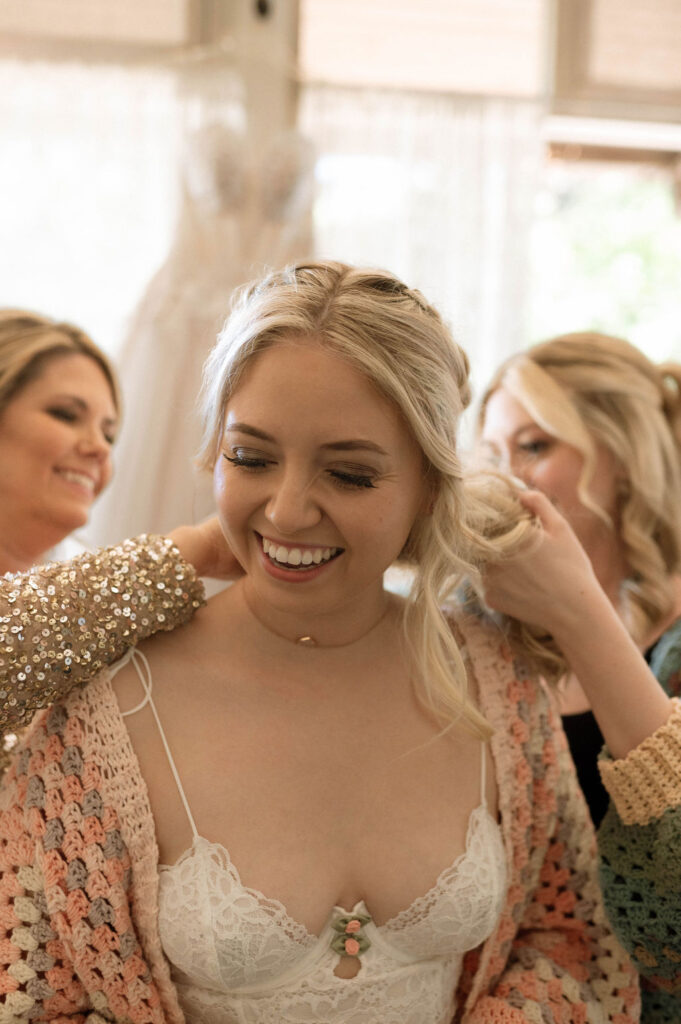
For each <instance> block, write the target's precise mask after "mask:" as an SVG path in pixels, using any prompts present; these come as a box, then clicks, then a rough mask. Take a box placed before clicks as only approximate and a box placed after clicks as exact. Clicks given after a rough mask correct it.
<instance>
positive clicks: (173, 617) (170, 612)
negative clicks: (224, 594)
mask: <svg viewBox="0 0 681 1024" xmlns="http://www.w3.org/2000/svg"><path fill="white" fill-rule="evenodd" d="M203 603H204V596H203V585H202V583H201V582H200V580H199V579H198V578H197V576H196V573H195V572H194V569H193V567H192V566H190V565H189V564H188V563H187V562H185V561H184V560H183V559H182V557H181V555H180V553H179V551H178V549H177V548H176V547H175V545H174V544H173V543H172V541H170V540H169V539H168V538H167V537H158V536H151V535H147V534H142V535H141V536H140V537H137V538H135V539H134V540H126V541H124V542H123V543H122V544H118V545H116V546H114V547H109V548H103V549H101V550H100V551H96V552H94V553H89V552H87V553H86V554H83V555H79V556H78V557H76V558H74V559H72V560H71V561H70V562H55V563H53V564H50V565H44V566H39V567H36V568H35V569H31V570H30V571H29V572H27V573H21V574H17V575H11V574H9V573H8V574H7V575H5V576H4V577H0V729H1V730H2V732H3V733H7V732H9V731H16V730H17V729H20V728H21V727H22V726H23V725H26V724H27V723H28V722H29V721H30V720H31V718H32V716H33V713H34V712H35V711H37V710H38V709H39V708H42V707H46V706H47V705H48V704H50V703H52V702H53V701H54V700H55V699H57V698H63V697H64V696H66V694H67V693H69V691H70V690H72V689H73V687H74V686H76V685H77V684H78V683H82V682H85V681H87V680H88V679H91V678H92V677H93V676H94V675H95V674H96V673H97V672H98V671H99V670H100V669H101V668H103V667H104V665H107V664H110V663H111V662H112V661H115V660H116V659H117V658H119V657H120V656H121V655H122V654H123V653H124V651H125V650H126V649H127V648H128V647H130V646H131V645H132V644H136V643H138V642H139V641H140V640H143V639H144V638H145V637H148V636H150V635H151V634H152V633H156V632H158V631H159V630H170V629H174V628H175V627H176V626H179V625H182V623H184V622H186V621H188V619H190V618H191V616H192V615H193V614H194V611H195V610H196V609H197V608H198V607H200V605H202V604H203Z"/></svg>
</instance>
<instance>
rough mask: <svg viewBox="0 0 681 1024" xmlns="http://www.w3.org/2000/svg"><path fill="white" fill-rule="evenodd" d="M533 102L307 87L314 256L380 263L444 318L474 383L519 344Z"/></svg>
mask: <svg viewBox="0 0 681 1024" xmlns="http://www.w3.org/2000/svg"><path fill="white" fill-rule="evenodd" d="M541 116H542V109H541V106H540V104H539V103H536V102H529V101H526V100H523V101H518V100H497V99H468V98H461V97H454V96H445V95H432V94H418V93H399V92H386V91H361V90H354V89H352V90H351V89H340V88H336V87H330V86H321V85H313V86H307V87H305V88H304V89H303V92H302V97H301V108H300V125H301V128H302V130H303V131H304V132H305V133H306V134H307V135H309V136H310V137H311V138H312V140H313V141H314V143H315V145H316V147H317V150H318V153H319V160H318V164H317V178H318V181H317V187H318V197H317V202H316V208H315V221H314V223H315V238H316V248H317V252H318V253H319V254H322V255H327V256H333V257H336V258H340V259H346V260H348V261H350V262H357V263H366V264H374V265H380V266H384V267H388V268H389V269H391V270H393V271H395V272H396V273H398V274H399V275H401V276H402V277H403V278H404V279H406V281H407V282H408V283H409V284H411V285H414V286H416V287H419V288H420V289H421V290H422V291H423V292H424V294H425V295H426V296H427V297H428V298H429V299H430V300H431V301H434V302H435V303H436V304H437V306H438V307H439V309H440V310H441V312H443V314H444V315H445V317H446V318H447V319H448V321H449V322H450V324H451V326H452V328H453V330H454V334H455V336H456V338H457V340H459V341H460V342H461V343H462V344H463V346H464V347H465V348H466V351H467V352H468V353H469V355H470V357H471V362H472V365H473V371H474V380H475V381H476V382H477V384H478V385H480V384H482V383H483V382H484V381H485V379H486V378H487V377H488V376H489V374H490V373H491V371H492V370H493V368H494V367H495V365H496V364H497V363H498V362H499V361H500V360H501V359H502V358H504V357H505V356H506V355H508V354H509V353H510V352H512V351H515V350H516V349H518V348H520V347H522V345H523V344H524V343H525V342H526V340H527V338H526V307H527V301H526V300H527V293H528V288H529V280H528V249H529V235H530V228H531V222H532V213H533V202H534V196H535V190H536V185H537V179H538V172H539V167H540V161H541V138H540V132H539V129H540V122H541Z"/></svg>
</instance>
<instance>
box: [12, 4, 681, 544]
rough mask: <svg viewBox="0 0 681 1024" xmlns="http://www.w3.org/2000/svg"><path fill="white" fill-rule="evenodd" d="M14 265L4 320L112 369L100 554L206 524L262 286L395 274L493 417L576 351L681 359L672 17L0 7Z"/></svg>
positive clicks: (468, 9) (437, 8) (660, 9)
mask: <svg viewBox="0 0 681 1024" xmlns="http://www.w3.org/2000/svg"><path fill="white" fill-rule="evenodd" d="M0 240H1V244H0V305H2V306H23V307H28V308H32V309H36V310H38V311H41V312H44V313H47V314H49V315H53V316H57V317H62V318H64V319H68V320H72V321H74V322H75V323H77V324H79V325H81V326H83V327H84V328H85V329H86V330H87V331H89V332H90V333H91V334H92V336H93V337H94V339H95V340H96V341H97V342H98V343H99V344H101V345H102V346H103V347H104V348H106V349H107V351H109V352H110V353H111V354H112V355H113V357H114V358H115V359H116V361H117V362H118V365H119V367H120V369H121V373H122V377H123V385H124V390H125V395H126V407H127V408H126V426H125V430H124V434H123V437H122V439H121V446H120V450H119V452H118V457H117V474H118V475H117V478H116V484H115V486H114V488H113V489H112V492H111V496H110V497H109V498H108V499H106V498H105V499H103V501H102V502H101V503H100V506H99V507H98V509H97V512H96V513H95V519H94V521H93V525H92V530H91V537H92V538H93V539H94V540H96V541H109V540H115V539H118V538H119V537H120V536H121V535H122V533H134V532H138V531H139V530H141V529H153V530H164V529H168V528H169V527H170V526H172V525H174V523H175V522H177V521H178V520H179V519H196V518H199V517H200V516H202V515H203V514H205V513H206V512H207V511H208V510H209V506H210V499H209V496H208V492H207V490H206V489H205V486H204V485H203V484H202V483H201V482H200V481H198V480H195V479H193V478H191V479H190V477H188V476H187V474H188V472H190V471H188V469H187V466H188V464H189V460H190V457H191V451H192V449H193V446H194V443H195V439H196V437H197V436H198V434H197V431H198V424H196V423H195V420H194V419H193V417H194V414H193V412H192V404H193V398H194V395H195V393H196V390H197V387H198V381H199V373H200V365H201V362H202V360H203V358H204V356H205V354H206V351H207V349H208V347H210V343H211V341H212V340H213V338H214V336H215V332H216V330H217V329H218V328H219V326H220V324H221V322H222V320H223V319H224V315H225V312H226V310H227V305H228V301H229V294H230V292H231V291H232V289H233V288H234V287H235V286H236V285H237V284H239V283H241V282H243V281H245V280H248V279H249V278H251V277H253V276H254V275H257V274H258V273H259V272H260V271H261V269H262V268H263V266H274V265H278V264H281V263H283V262H285V261H287V260H289V259H292V258H296V257H298V256H309V255H312V254H316V255H321V256H333V257H337V258H340V259H345V260H349V261H352V262H358V263H369V264H374V265H380V266H384V267H388V268H389V269H391V270H393V271H395V272H396V273H398V274H400V275H401V276H403V277H404V278H405V279H406V280H407V282H408V283H409V284H411V285H415V286H417V287H419V288H421V290H422V291H423V292H424V293H425V294H426V295H427V296H428V298H430V299H431V300H433V301H434V302H435V303H436V304H437V305H438V306H439V308H440V309H441V311H442V312H443V313H444V315H445V317H446V318H447V319H448V321H449V322H450V324H451V326H452V329H453V331H454V334H455V336H456V338H457V340H459V341H460V342H461V343H462V344H463V345H464V347H465V348H466V349H467V351H468V352H469V355H470V357H471V363H472V367H473V378H474V383H475V385H476V386H477V389H478V390H479V389H480V387H481V386H482V385H483V383H484V381H485V379H486V378H487V377H488V376H489V375H490V374H491V372H492V370H493V369H494V367H495V366H496V365H497V363H498V362H499V361H500V360H501V359H503V358H505V357H506V356H507V355H508V354H510V353H511V352H513V351H515V350H517V349H519V348H522V347H523V346H524V345H526V344H529V343H530V342H533V341H536V340H538V339H540V338H543V337H547V336H550V335H551V334H555V333H562V332H565V331H569V330H577V329H587V328H595V329H598V330H603V331H606V332H609V333H615V334H620V335H624V336H625V337H627V338H629V339H630V340H631V341H633V342H634V343H635V344H637V345H639V346H640V347H641V348H642V349H644V350H645V351H646V352H647V353H648V354H649V355H651V356H652V357H653V358H655V359H665V358H676V359H681V302H680V290H681V289H680V287H679V283H680V282H681V2H680V0H644V2H642V0H419V3H418V4H417V3H414V0H299V2H296V0H116V2H115V3H111V2H110V0H2V2H1V3H0ZM202 488H203V490H202Z"/></svg>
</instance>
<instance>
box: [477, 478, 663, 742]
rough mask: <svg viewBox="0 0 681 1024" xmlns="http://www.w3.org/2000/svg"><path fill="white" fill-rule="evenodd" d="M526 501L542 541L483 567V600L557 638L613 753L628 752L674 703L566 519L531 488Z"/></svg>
mask: <svg viewBox="0 0 681 1024" xmlns="http://www.w3.org/2000/svg"><path fill="white" fill-rule="evenodd" d="M521 501H522V502H523V504H524V505H525V507H526V508H528V509H530V511H531V512H532V513H533V514H534V515H535V517H536V519H537V529H538V539H537V540H536V541H535V542H534V543H530V545H529V546H528V548H527V550H526V552H524V553H523V554H521V555H519V556H518V557H516V558H513V559H509V560H508V561H507V562H502V563H499V564H497V565H496V566H492V567H491V568H490V569H489V570H487V571H486V572H485V575H484V579H483V585H484V592H485V598H486V600H487V602H488V604H489V606H490V607H491V608H494V609H495V610H497V611H500V612H503V613H504V614H506V615H510V616H513V617H514V618H519V619H521V620H522V621H524V622H527V623H529V624H531V625H533V626H535V627H540V628H541V629H543V630H544V632H548V633H550V634H551V635H552V636H553V639H554V641H555V642H556V644H557V645H558V647H559V648H560V650H561V651H562V653H563V655H564V657H565V660H566V662H567V664H568V665H569V666H570V668H571V670H572V671H573V672H574V674H575V676H576V677H577V679H578V680H579V683H580V685H581V687H582V690H583V691H584V694H585V695H586V698H587V700H588V702H589V704H590V705H591V708H592V710H593V713H594V715H595V716H596V720H597V722H598V724H599V726H600V729H601V732H602V733H603V736H604V738H605V742H606V744H607V745H608V748H609V750H610V752H611V754H612V756H613V757H615V758H622V757H626V755H627V754H628V753H629V752H630V751H631V750H633V749H635V748H636V747H637V746H639V744H641V743H642V742H643V741H644V740H645V739H647V737H649V736H651V735H652V734H653V733H654V732H655V731H656V730H657V729H659V728H660V727H661V726H662V725H664V724H665V722H666V721H667V719H668V718H669V715H670V714H671V710H672V704H671V701H670V700H669V698H668V697H667V695H666V694H665V693H664V691H663V690H662V688H661V686H660V685H659V683H658V682H657V680H656V678H655V676H654V675H653V674H652V672H651V671H650V669H649V668H648V666H647V664H646V662H645V660H644V658H643V657H642V655H641V652H640V651H639V650H638V648H637V646H636V644H635V643H634V641H633V640H632V638H631V637H630V635H629V633H628V631H627V629H626V627H625V625H624V623H623V622H622V620H621V619H620V617H619V615H618V613H617V611H616V609H615V608H614V606H613V605H612V603H611V602H610V599H609V598H608V596H607V594H606V593H605V591H604V590H603V588H602V587H601V585H600V583H599V582H598V580H597V579H596V575H595V573H594V571H593V569H592V566H591V563H590V561H589V559H588V557H587V555H586V552H585V551H584V549H583V548H582V546H581V544H580V543H579V541H578V540H577V537H576V536H575V534H574V533H573V531H572V529H571V527H570V526H569V524H568V523H567V522H566V521H565V519H564V518H563V517H562V516H561V514H560V512H558V510H557V509H555V508H554V507H553V505H552V504H551V502H550V501H549V500H548V498H546V497H545V496H544V495H543V494H539V493H537V492H536V491H528V492H526V493H524V494H522V495H521Z"/></svg>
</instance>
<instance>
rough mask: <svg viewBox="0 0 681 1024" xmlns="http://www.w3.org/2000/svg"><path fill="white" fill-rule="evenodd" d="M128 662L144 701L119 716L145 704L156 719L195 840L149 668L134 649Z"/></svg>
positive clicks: (135, 710) (128, 713)
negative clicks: (132, 667) (152, 687)
mask: <svg viewBox="0 0 681 1024" xmlns="http://www.w3.org/2000/svg"><path fill="white" fill-rule="evenodd" d="M126 660H127V659H126ZM129 660H130V661H132V664H133V665H134V666H135V670H136V672H137V675H138V676H139V679H140V682H141V683H142V688H143V689H144V699H143V700H142V701H140V703H139V704H137V705H136V706H135V707H134V708H130V710H129V711H123V712H121V715H122V717H123V718H126V717H127V716H128V715H134V714H135V712H137V711H141V710H142V708H144V707H146V706H147V704H148V705H149V707H150V708H151V712H152V714H153V716H154V718H155V719H156V725H157V726H158V731H159V734H160V736H161V740H162V741H163V746H164V748H165V752H166V756H167V758H168V764H169V765H170V769H171V771H172V773H173V777H174V779H175V784H176V785H177V790H178V792H179V794H180V797H181V798H182V803H183V804H184V809H185V811H186V812H187V817H188V818H189V824H190V825H191V827H192V833H193V835H194V838H195V839H197V838H198V835H199V833H198V830H197V828H196V824H195V822H194V816H193V814H192V812H191V809H190V807H189V802H188V800H187V797H186V796H185V793H184V789H183V788H182V783H181V782H180V775H179V772H178V770H177V767H176V765H175V760H174V758H173V755H172V754H171V753H170V747H169V745H168V740H167V739H166V734H165V732H164V731H163V726H162V725H161V719H160V718H159V714H158V711H157V710H156V705H155V704H154V700H153V697H152V696H151V667H150V665H149V662H148V661H147V659H146V657H145V656H144V654H142V652H141V651H138V650H136V649H135V648H133V649H132V651H131V654H130V658H129Z"/></svg>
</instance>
